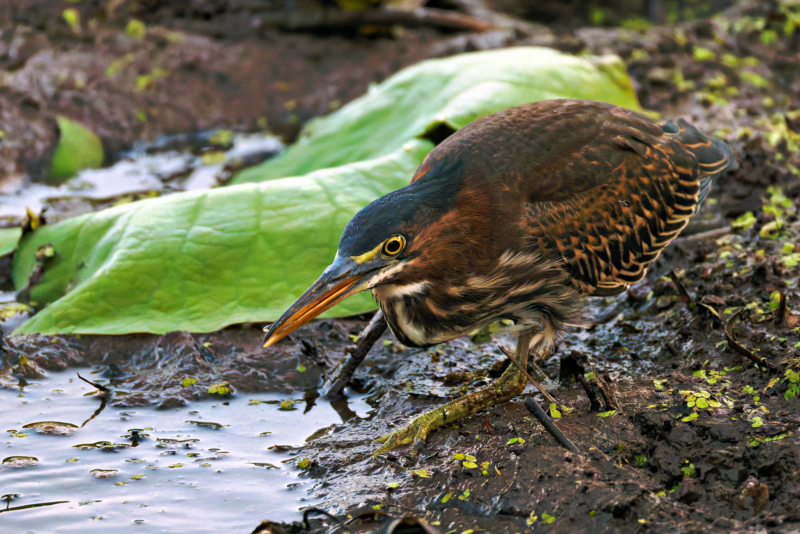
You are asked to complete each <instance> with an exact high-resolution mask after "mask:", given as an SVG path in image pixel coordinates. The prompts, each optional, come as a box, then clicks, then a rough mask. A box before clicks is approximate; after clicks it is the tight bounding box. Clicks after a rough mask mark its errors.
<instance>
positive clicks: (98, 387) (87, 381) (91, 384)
mask: <svg viewBox="0 0 800 534" xmlns="http://www.w3.org/2000/svg"><path fill="white" fill-rule="evenodd" d="M78 378H80V379H81V380H83V381H84V382H86V383H87V384H89V385H90V386H94V387H96V388H97V389H99V390H100V391H103V392H105V393H108V392H109V391H111V390H110V389H108V388H107V387H105V386H102V385H100V384H95V383H94V382H92V381H91V380H86V379H85V378H83V377H82V376H81V374H80V373H78Z"/></svg>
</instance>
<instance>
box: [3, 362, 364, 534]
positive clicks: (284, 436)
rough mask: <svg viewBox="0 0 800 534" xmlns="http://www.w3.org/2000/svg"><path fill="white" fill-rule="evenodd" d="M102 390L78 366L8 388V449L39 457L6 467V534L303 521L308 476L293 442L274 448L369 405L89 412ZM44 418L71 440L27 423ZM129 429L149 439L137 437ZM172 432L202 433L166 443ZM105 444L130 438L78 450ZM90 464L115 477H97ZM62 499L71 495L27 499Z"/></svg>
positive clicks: (237, 404) (238, 401) (240, 399)
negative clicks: (32, 462) (59, 424)
mask: <svg viewBox="0 0 800 534" xmlns="http://www.w3.org/2000/svg"><path fill="white" fill-rule="evenodd" d="M84 371H88V370H86V369H84V370H82V371H81V374H82V375H84V376H86V374H84ZM87 374H88V373H87ZM94 393H95V390H94V388H92V387H91V386H90V385H88V384H86V383H84V382H82V381H80V380H79V379H78V378H77V374H76V372H75V371H74V370H70V371H68V372H63V373H50V374H49V377H48V378H47V379H44V380H42V381H40V382H37V383H35V384H30V385H28V386H26V387H24V388H23V392H22V393H20V392H19V391H17V390H14V389H0V403H2V406H3V410H2V415H0V427H1V429H0V430H2V431H3V432H4V433H5V439H4V442H5V443H4V450H3V454H2V457H3V458H4V459H7V458H9V457H12V456H28V457H35V458H37V459H38V462H36V463H35V465H23V466H20V467H13V466H12V464H14V463H20V462H14V461H13V460H10V461H8V462H6V463H4V464H2V465H0V494H2V495H9V494H19V496H18V497H14V498H13V499H11V500H10V502H7V503H6V502H3V503H2V509H3V511H2V512H0V531H2V532H3V533H15V532H31V531H32V532H74V531H80V532H109V531H111V529H115V530H116V531H120V529H121V531H123V532H128V531H136V532H187V531H192V532H219V531H225V532H248V531H250V530H251V529H253V528H254V527H255V526H256V525H258V524H259V523H260V521H261V520H263V519H267V518H269V519H271V520H283V521H291V520H297V519H299V518H300V513H299V509H300V508H301V507H303V506H309V505H311V504H313V501H311V500H305V495H306V491H305V487H306V485H308V484H310V483H312V482H311V481H309V480H308V479H305V478H298V475H300V474H301V470H300V469H299V468H297V467H296V466H295V464H296V462H297V459H296V458H294V457H293V456H292V454H293V453H292V451H291V450H288V451H286V450H284V452H278V451H276V450H269V447H271V446H273V445H290V446H297V445H301V444H303V443H304V442H305V439H306V438H307V437H309V436H310V435H311V434H313V433H314V431H315V430H318V429H320V428H324V427H327V426H330V425H332V424H334V423H341V422H342V418H343V417H345V418H347V417H351V416H352V415H353V412H354V413H355V414H356V415H357V416H359V417H365V416H366V415H367V412H368V411H369V410H371V408H370V407H369V406H368V405H367V404H366V403H365V402H364V401H363V399H356V400H351V401H350V402H349V406H348V407H347V408H349V410H347V409H344V410H343V409H342V408H341V407H339V412H337V411H336V410H335V409H334V408H333V407H332V406H331V405H330V403H328V402H326V401H322V400H318V401H317V404H316V405H315V406H314V407H313V408H312V409H311V410H310V411H309V412H308V413H307V414H304V413H303V408H304V407H305V405H304V403H303V401H298V402H297V404H296V406H297V407H298V408H299V409H296V410H293V411H283V410H280V409H279V406H278V405H276V404H264V403H258V404H252V403H251V402H250V401H251V400H258V401H275V400H284V399H286V398H287V397H286V396H285V395H276V394H246V395H239V396H234V397H233V398H231V399H230V400H228V401H203V402H190V403H188V405H187V406H185V407H183V408H180V409H174V410H156V409H154V408H152V407H147V408H135V409H119V408H112V407H110V406H107V407H105V408H104V409H103V410H102V411H100V413H99V414H97V415H96V416H95V417H94V418H91V416H92V414H93V413H95V412H96V411H97V410H98V409H99V408H100V407H101V398H100V397H98V396H97V395H95V394H94ZM295 400H298V399H295ZM345 412H347V413H345ZM339 413H342V416H340V415H339ZM348 414H349V415H348ZM42 421H47V422H64V423H70V424H72V425H75V426H77V427H78V428H72V430H74V431H73V432H72V433H71V434H70V435H66V436H64V435H52V434H42V433H40V432H38V431H37V428H35V427H29V428H23V427H24V426H25V425H30V424H32V423H37V422H42ZM84 421H85V423H84ZM187 421H197V422H202V423H218V425H221V427H220V428H215V425H209V426H204V425H198V424H196V423H190V422H187ZM70 428H71V427H66V430H65V431H66V432H69V430H70ZM45 429H46V431H54V430H55V431H58V430H63V429H62V428H60V427H56V426H55V425H45ZM130 429H142V430H141V431H140V435H142V434H148V436H147V437H142V438H140V441H139V442H138V444H136V441H135V440H134V438H133V436H131V435H130V432H129V430H130ZM264 432H271V434H265V435H262V433H264ZM22 434H27V435H25V436H22ZM16 436H22V437H16ZM126 436H127V437H126ZM169 439H174V440H196V441H183V442H170V441H159V440H169ZM101 441H105V442H111V443H112V444H115V445H116V444H121V445H122V446H115V447H113V450H103V449H102V448H98V447H76V446H77V445H81V444H93V443H97V442H101ZM125 445H128V446H125ZM286 460H288V462H287V463H282V462H283V461H286ZM21 463H23V464H29V462H24V461H23V462H21ZM255 464H269V465H271V466H274V467H275V468H272V467H269V466H268V465H255ZM93 470H102V471H103V472H102V473H99V474H100V475H101V476H102V475H111V476H108V477H103V478H98V476H96V473H95V472H93ZM114 471H115V472H114ZM140 475H143V476H140ZM4 500H5V499H4ZM57 501H66V502H63V503H60V504H53V505H47V506H38V507H28V506H30V505H36V504H40V503H49V502H57ZM6 507H8V508H10V510H9V511H5V509H6ZM26 507H28V508H26ZM14 508H17V509H14Z"/></svg>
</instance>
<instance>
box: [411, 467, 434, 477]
mask: <svg viewBox="0 0 800 534" xmlns="http://www.w3.org/2000/svg"><path fill="white" fill-rule="evenodd" d="M414 474H415V475H417V476H418V477H420V478H431V476H430V475H429V474H428V471H427V469H417V470H416V471H414Z"/></svg>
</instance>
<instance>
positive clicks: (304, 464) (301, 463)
mask: <svg viewBox="0 0 800 534" xmlns="http://www.w3.org/2000/svg"><path fill="white" fill-rule="evenodd" d="M309 465H311V460H309V459H308V458H303V459H302V460H300V461H299V462H297V467H299V468H300V469H305V468H306V467H308V466H309Z"/></svg>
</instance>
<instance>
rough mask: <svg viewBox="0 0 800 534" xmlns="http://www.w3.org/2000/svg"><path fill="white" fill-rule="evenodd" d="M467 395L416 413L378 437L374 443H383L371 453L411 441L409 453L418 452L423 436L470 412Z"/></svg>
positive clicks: (423, 441) (377, 452)
mask: <svg viewBox="0 0 800 534" xmlns="http://www.w3.org/2000/svg"><path fill="white" fill-rule="evenodd" d="M476 393H478V392H476ZM473 395H474V394H473ZM469 396H470V395H467V396H466V397H461V398H460V399H456V400H454V401H452V402H449V403H447V404H445V405H444V406H439V407H438V408H435V409H433V410H431V411H429V412H425V413H423V414H421V415H418V416H417V417H415V418H414V419H412V420H411V422H410V423H408V424H407V425H405V426H403V427H402V428H399V429H397V430H395V431H394V432H390V433H389V434H386V435H385V436H381V437H379V438H378V439H376V440H375V441H374V443H383V445H381V447H380V448H379V449H378V450H376V451H375V452H374V453H373V454H372V455H373V456H377V455H379V454H382V453H384V452H387V451H390V450H392V449H394V448H397V447H399V446H400V445H407V444H409V443H412V446H411V453H412V454H419V452H420V451H421V450H422V448H423V447H424V446H425V438H427V437H428V434H430V433H431V432H433V431H434V430H436V429H437V428H439V427H441V426H444V425H446V424H447V423H449V422H451V421H456V420H458V419H461V418H462V417H466V416H467V415H469V414H470V413H472V412H471V411H470V410H469V404H468V403H466V402H464V401H465V400H466V399H467V397H469ZM476 411H477V410H476Z"/></svg>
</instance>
